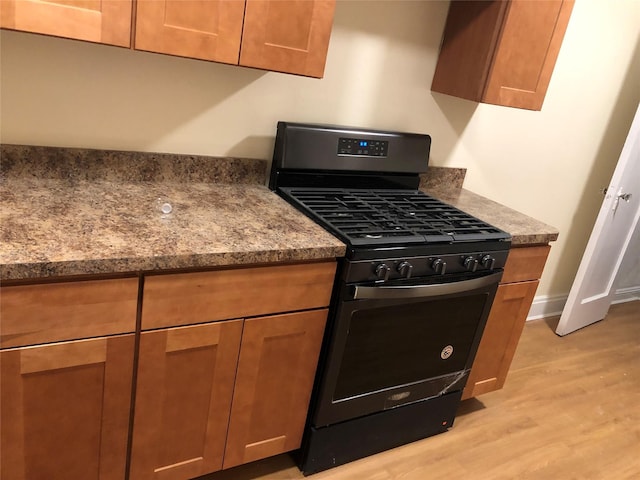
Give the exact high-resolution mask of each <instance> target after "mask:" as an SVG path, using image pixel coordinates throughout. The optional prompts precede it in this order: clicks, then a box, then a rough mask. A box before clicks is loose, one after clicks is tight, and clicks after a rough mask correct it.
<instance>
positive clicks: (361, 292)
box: [353, 272, 502, 300]
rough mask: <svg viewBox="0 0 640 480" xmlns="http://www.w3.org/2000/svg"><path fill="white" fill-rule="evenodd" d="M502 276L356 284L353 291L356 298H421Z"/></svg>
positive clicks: (484, 284)
mask: <svg viewBox="0 0 640 480" xmlns="http://www.w3.org/2000/svg"><path fill="white" fill-rule="evenodd" d="M501 278H502V272H498V273H492V274H491V275H487V276H486V277H480V278H474V279H472V280H463V281H461V282H452V283H438V284H435V285H407V286H398V287H383V286H380V287H363V286H359V285H356V286H355V290H354V292H353V299H354V300H362V299H395V298H421V297H435V296H438V295H451V294H454V293H462V292H467V291H470V290H475V289H478V288H482V287H487V286H489V285H492V284H497V283H499V282H500V279H501Z"/></svg>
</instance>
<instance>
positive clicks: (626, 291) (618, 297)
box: [611, 286, 640, 303]
mask: <svg viewBox="0 0 640 480" xmlns="http://www.w3.org/2000/svg"><path fill="white" fill-rule="evenodd" d="M633 300H640V286H637V287H626V288H619V289H617V290H616V294H615V296H614V297H613V302H611V303H624V302H632V301H633Z"/></svg>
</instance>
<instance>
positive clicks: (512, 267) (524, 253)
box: [502, 245, 551, 283]
mask: <svg viewBox="0 0 640 480" xmlns="http://www.w3.org/2000/svg"><path fill="white" fill-rule="evenodd" d="M550 249H551V247H550V246H549V245H541V246H538V247H521V248H512V249H511V251H510V252H509V258H507V264H506V265H505V267H504V275H503V276H502V283H513V282H524V281H527V280H538V279H539V278H540V277H541V276H542V270H543V269H544V264H545V262H546V261H547V256H548V255H549V250H550Z"/></svg>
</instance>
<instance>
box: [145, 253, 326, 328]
mask: <svg viewBox="0 0 640 480" xmlns="http://www.w3.org/2000/svg"><path fill="white" fill-rule="evenodd" d="M335 268H336V267H335V262H334V261H331V262H321V263H309V264H297V265H281V266H268V267H255V268H239V269H233V270H218V271H213V272H201V273H184V274H175V275H154V276H148V277H146V278H145V284H144V301H143V305H142V328H143V329H150V328H159V327H171V326H176V325H187V324H193V323H204V322H208V321H213V320H225V319H231V318H243V317H252V316H258V315H266V314H270V313H282V312H291V311H295V310H305V309H310V308H318V307H326V306H327V305H329V300H330V298H331V289H332V288H333V280H334V275H335Z"/></svg>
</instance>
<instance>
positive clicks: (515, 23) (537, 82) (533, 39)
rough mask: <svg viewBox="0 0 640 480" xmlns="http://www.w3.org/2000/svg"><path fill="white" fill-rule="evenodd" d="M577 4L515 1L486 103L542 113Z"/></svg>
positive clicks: (488, 89) (549, 1) (509, 11)
mask: <svg viewBox="0 0 640 480" xmlns="http://www.w3.org/2000/svg"><path fill="white" fill-rule="evenodd" d="M572 8H573V1H566V0H565V1H562V0H536V1H532V0H512V1H511V2H509V8H508V11H507V17H506V20H505V23H504V28H503V31H502V35H501V38H500V42H499V43H498V46H497V50H496V53H495V59H494V62H493V68H492V69H491V72H490V74H489V82H488V83H487V88H486V92H485V98H484V101H485V102H487V103H496V104H498V105H509V106H512V107H518V108H528V109H531V110H540V109H541V108H542V103H543V101H544V97H545V94H546V92H547V87H548V86H549V81H550V80H551V73H552V72H553V67H554V66H555V63H556V58H557V56H558V53H559V52H560V46H561V45H562V39H563V37H564V33H565V30H566V28H567V24H568V23H569V16H570V15H571V10H572Z"/></svg>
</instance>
